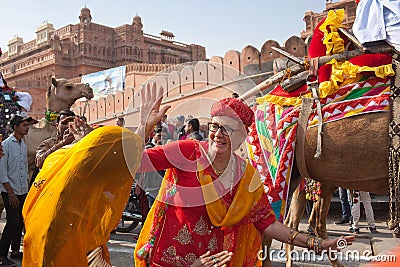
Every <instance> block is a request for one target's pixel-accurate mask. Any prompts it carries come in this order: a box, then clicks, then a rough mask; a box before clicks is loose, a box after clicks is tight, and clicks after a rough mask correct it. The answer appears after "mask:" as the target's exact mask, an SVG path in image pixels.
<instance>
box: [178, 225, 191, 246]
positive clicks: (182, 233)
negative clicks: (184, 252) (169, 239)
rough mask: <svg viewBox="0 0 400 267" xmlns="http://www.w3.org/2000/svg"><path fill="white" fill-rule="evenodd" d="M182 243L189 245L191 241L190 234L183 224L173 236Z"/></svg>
mask: <svg viewBox="0 0 400 267" xmlns="http://www.w3.org/2000/svg"><path fill="white" fill-rule="evenodd" d="M173 239H174V240H176V241H178V242H179V243H180V244H182V245H189V244H191V243H193V239H192V235H191V234H190V232H189V229H188V227H187V225H186V224H185V225H184V226H183V228H182V229H181V230H179V231H178V234H177V235H176V236H175V237H174V238H173Z"/></svg>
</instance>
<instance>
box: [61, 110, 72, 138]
mask: <svg viewBox="0 0 400 267" xmlns="http://www.w3.org/2000/svg"><path fill="white" fill-rule="evenodd" d="M75 118H76V115H75V113H74V112H73V111H71V110H69V109H64V110H61V111H60V112H59V113H58V116H57V124H56V126H57V134H58V136H59V137H60V138H62V137H63V136H64V132H65V131H66V130H67V129H68V124H69V123H70V122H73V121H74V120H75Z"/></svg>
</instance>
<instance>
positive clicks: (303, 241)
mask: <svg viewBox="0 0 400 267" xmlns="http://www.w3.org/2000/svg"><path fill="white" fill-rule="evenodd" d="M151 92H152V93H151ZM155 95H158V98H157V97H156V98H155V97H154V96H155ZM161 100H162V94H161V93H160V91H157V90H156V88H155V85H153V88H150V86H149V88H147V91H146V94H143V93H142V103H145V104H144V105H143V106H142V108H141V123H142V124H141V126H140V127H139V129H143V130H142V131H144V132H145V136H148V135H149V133H150V131H151V129H152V127H153V126H154V125H155V124H156V123H157V122H158V121H159V120H160V119H161V117H162V116H163V115H164V114H165V112H166V109H167V108H168V107H164V108H163V109H162V110H161V111H159V107H160V103H161ZM153 103H155V104H154V106H153V105H152V104H153ZM211 117H212V120H211V122H210V123H209V124H208V130H209V140H208V141H203V142H199V141H196V140H183V141H177V142H172V143H169V144H167V145H164V146H161V147H157V148H151V149H147V150H145V152H144V154H143V159H142V164H141V167H140V168H139V172H145V171H153V170H155V169H156V170H159V169H167V173H166V175H165V177H164V181H163V184H162V186H161V189H160V192H159V194H158V197H157V200H156V202H155V204H154V205H153V207H152V209H151V211H150V213H149V215H148V217H147V220H146V222H145V224H144V227H143V228H142V231H141V233H140V237H139V240H138V243H137V245H136V249H135V254H134V257H135V266H136V267H141V266H143V267H145V266H146V264H150V266H163V267H170V266H171V267H172V266H261V262H260V260H259V259H258V252H259V250H260V249H261V240H262V235H268V236H271V237H273V238H275V239H277V240H279V241H283V242H289V243H291V244H294V245H296V246H301V247H307V248H309V249H312V250H315V251H317V252H321V251H322V250H324V249H328V248H332V249H336V248H337V247H336V244H337V241H338V239H333V240H322V239H318V238H314V237H307V236H306V235H303V234H299V233H298V232H297V231H294V230H291V229H289V228H288V227H286V226H284V225H282V224H281V223H279V222H277V221H275V216H274V214H273V212H272V209H271V207H270V205H269V201H268V198H267V196H266V194H265V193H264V189H263V186H262V183H261V180H260V178H259V175H258V173H257V171H256V170H255V169H254V168H253V167H252V166H251V165H249V164H248V163H247V162H246V161H244V160H243V159H241V158H240V157H238V156H237V155H235V153H234V151H235V150H237V148H238V147H239V146H240V144H241V143H242V142H243V141H244V140H245V138H246V135H247V129H248V127H249V126H250V125H251V123H252V122H253V120H254V114H253V112H252V110H251V109H250V108H249V107H248V106H247V105H246V104H245V103H243V102H242V101H240V100H238V99H236V98H228V99H222V100H220V101H218V102H216V103H215V104H214V105H213V106H212V108H211ZM345 239H346V241H347V244H351V242H352V241H353V240H354V239H355V237H354V236H350V237H345Z"/></svg>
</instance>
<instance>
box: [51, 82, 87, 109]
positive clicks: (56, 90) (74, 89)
mask: <svg viewBox="0 0 400 267" xmlns="http://www.w3.org/2000/svg"><path fill="white" fill-rule="evenodd" d="M82 97H86V98H87V99H89V100H90V99H92V98H93V89H92V88H91V87H90V86H89V84H87V83H71V82H69V81H68V80H66V79H63V78H61V79H54V78H52V80H51V86H50V87H49V89H48V91H47V99H48V102H49V105H50V106H52V103H51V102H54V103H57V102H58V103H60V102H61V103H65V104H66V105H68V106H69V107H70V106H72V105H73V104H74V103H75V101H76V100H77V99H79V98H82ZM53 100H55V101H53ZM48 108H50V107H48ZM62 108H65V107H62ZM56 109H58V108H57V107H53V108H52V110H55V111H57V110H56Z"/></svg>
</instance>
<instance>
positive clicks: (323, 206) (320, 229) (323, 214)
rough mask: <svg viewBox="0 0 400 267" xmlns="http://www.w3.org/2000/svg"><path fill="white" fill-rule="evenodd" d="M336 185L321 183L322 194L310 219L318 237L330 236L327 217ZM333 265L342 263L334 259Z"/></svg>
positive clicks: (337, 266)
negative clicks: (327, 229)
mask: <svg viewBox="0 0 400 267" xmlns="http://www.w3.org/2000/svg"><path fill="white" fill-rule="evenodd" d="M335 188H336V187H332V186H328V185H325V184H322V183H321V191H322V193H321V196H320V197H319V198H318V200H317V201H316V202H315V203H314V206H313V210H312V212H311V216H310V219H309V224H310V225H311V227H312V228H313V229H314V232H315V233H316V235H317V236H318V237H321V238H324V239H326V238H328V232H327V231H326V219H327V217H328V212H329V208H330V205H331V200H332V194H333V191H335ZM331 263H332V266H335V267H339V266H344V265H342V264H341V263H340V262H339V261H338V260H337V259H336V260H334V261H332V260H331Z"/></svg>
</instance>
